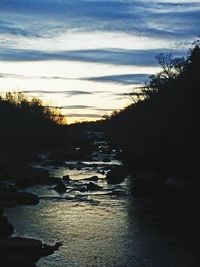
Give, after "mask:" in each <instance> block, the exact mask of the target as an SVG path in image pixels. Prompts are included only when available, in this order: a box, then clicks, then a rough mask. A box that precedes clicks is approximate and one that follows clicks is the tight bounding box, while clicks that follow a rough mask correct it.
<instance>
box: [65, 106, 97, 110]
mask: <svg viewBox="0 0 200 267" xmlns="http://www.w3.org/2000/svg"><path fill="white" fill-rule="evenodd" d="M61 108H62V109H94V106H87V105H67V106H62V107H61Z"/></svg>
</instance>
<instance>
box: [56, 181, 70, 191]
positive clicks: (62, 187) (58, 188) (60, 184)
mask: <svg viewBox="0 0 200 267" xmlns="http://www.w3.org/2000/svg"><path fill="white" fill-rule="evenodd" d="M66 189H67V188H66V186H65V185H64V183H63V182H62V181H61V180H60V181H59V182H58V183H57V185H56V186H55V187H54V190H56V191H57V192H58V193H61V194H62V193H65V191H66Z"/></svg>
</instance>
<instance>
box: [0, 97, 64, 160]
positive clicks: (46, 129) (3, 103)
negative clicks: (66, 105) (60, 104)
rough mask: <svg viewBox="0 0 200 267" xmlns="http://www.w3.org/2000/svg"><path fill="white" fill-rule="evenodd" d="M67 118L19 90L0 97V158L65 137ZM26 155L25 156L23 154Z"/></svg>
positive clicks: (46, 144) (52, 142) (37, 148)
mask: <svg viewBox="0 0 200 267" xmlns="http://www.w3.org/2000/svg"><path fill="white" fill-rule="evenodd" d="M65 123H66V117H65V116H64V115H62V114H61V113H60V110H59V109H58V108H54V107H49V106H46V105H44V103H42V101H41V100H39V99H38V98H29V97H28V96H27V95H25V94H24V93H21V92H16V93H15V92H8V93H6V94H5V95H4V96H0V129H1V130H0V140H1V152H0V159H1V158H5V157H12V155H13V156H14V155H16V154H17V155H19V154H24V157H27V155H28V154H29V153H30V152H31V151H38V150H41V149H44V148H46V147H47V146H51V145H53V144H55V143H58V141H59V140H60V141H61V140H62V137H63V138H64V135H65V133H64V131H63V129H64V128H65V127H64V126H63V125H64V124H65ZM25 154H27V155H25Z"/></svg>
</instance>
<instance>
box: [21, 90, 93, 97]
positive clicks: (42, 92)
mask: <svg viewBox="0 0 200 267" xmlns="http://www.w3.org/2000/svg"><path fill="white" fill-rule="evenodd" d="M22 92H23V93H27V94H45V95H48V94H61V95H64V96H76V95H91V94H92V92H87V91H80V90H71V91H70V90H69V91H59V90H58V91H57V90H55V91H47V90H27V91H22Z"/></svg>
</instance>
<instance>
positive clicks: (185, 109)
mask: <svg viewBox="0 0 200 267" xmlns="http://www.w3.org/2000/svg"><path fill="white" fill-rule="evenodd" d="M157 59H158V62H159V64H160V65H161V67H162V71H161V72H160V73H158V74H156V75H153V76H151V77H150V78H149V81H148V82H147V83H146V85H145V86H144V88H142V90H141V93H140V94H139V96H140V100H139V101H138V102H137V103H134V104H132V105H130V106H128V107H126V108H125V109H124V110H123V111H121V112H119V113H117V114H114V115H113V116H111V117H110V118H109V119H108V120H107V131H108V132H109V134H110V138H111V139H112V140H113V141H114V142H115V143H118V144H119V145H120V146H122V147H123V148H124V151H125V157H126V160H127V162H128V163H131V166H132V167H133V168H134V169H141V170H146V171H154V172H157V173H158V172H161V173H165V174H167V175H174V174H175V175H176V176H180V177H182V178H184V177H190V178H191V177H193V179H196V178H198V177H197V175H196V174H198V172H199V170H198V168H199V167H198V163H199V151H200V104H199V101H200V71H199V70H200V43H199V42H196V43H195V45H194V47H193V48H192V49H191V50H190V51H189V53H188V56H187V58H186V59H183V58H176V59H173V58H172V57H171V56H170V55H159V56H158V57H157ZM133 95H134V93H133ZM137 96H138V95H137Z"/></svg>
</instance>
